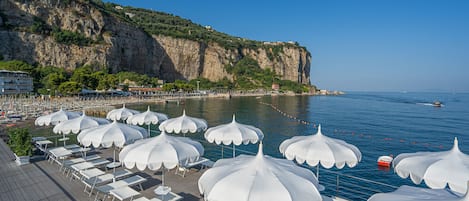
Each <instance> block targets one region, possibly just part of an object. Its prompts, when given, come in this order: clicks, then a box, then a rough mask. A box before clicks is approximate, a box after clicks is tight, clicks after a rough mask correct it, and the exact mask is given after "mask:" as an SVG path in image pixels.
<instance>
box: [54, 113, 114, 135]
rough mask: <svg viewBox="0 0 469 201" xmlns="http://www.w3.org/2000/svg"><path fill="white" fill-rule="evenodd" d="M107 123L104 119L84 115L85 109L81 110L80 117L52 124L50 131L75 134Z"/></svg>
mask: <svg viewBox="0 0 469 201" xmlns="http://www.w3.org/2000/svg"><path fill="white" fill-rule="evenodd" d="M108 123H109V121H108V120H106V119H102V118H95V117H89V116H86V114H85V111H83V113H82V115H81V116H80V117H78V118H74V119H69V120H66V121H63V122H60V123H59V124H57V125H55V126H54V129H52V131H53V132H54V133H57V134H70V133H74V134H77V133H79V132H80V131H81V130H84V129H87V128H92V127H96V126H99V125H103V124H108Z"/></svg>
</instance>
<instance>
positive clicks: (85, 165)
mask: <svg viewBox="0 0 469 201" xmlns="http://www.w3.org/2000/svg"><path fill="white" fill-rule="evenodd" d="M110 162H111V161H109V160H107V159H96V160H92V161H86V162H82V163H77V164H73V165H71V166H70V170H71V172H72V174H71V175H72V176H71V178H70V180H71V179H73V178H74V177H75V178H80V175H78V173H79V172H80V171H83V170H86V169H90V168H94V167H99V166H102V165H106V164H108V163H110ZM67 176H68V174H67Z"/></svg>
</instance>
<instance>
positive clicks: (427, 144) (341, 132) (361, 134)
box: [259, 101, 444, 149]
mask: <svg viewBox="0 0 469 201" xmlns="http://www.w3.org/2000/svg"><path fill="white" fill-rule="evenodd" d="M259 103H260V104H263V105H266V106H269V107H270V108H272V109H273V110H274V111H276V112H278V113H280V114H281V115H283V116H284V117H286V118H288V119H291V120H293V121H296V122H298V123H299V124H304V125H312V126H313V128H317V126H318V124H316V123H314V122H311V121H306V120H303V119H300V118H298V117H295V116H294V115H291V114H288V113H286V112H284V111H282V110H280V109H279V108H278V107H276V106H275V105H273V104H270V103H266V102H262V101H260V102H259ZM333 133H334V134H336V135H337V134H338V135H351V136H357V137H359V138H367V139H378V140H379V138H377V137H375V136H373V135H368V134H364V133H356V132H353V131H346V130H339V129H334V132H333ZM381 140H383V141H388V142H398V143H406V144H407V143H408V144H411V145H416V146H417V145H420V146H423V147H433V148H438V149H443V148H444V146H443V145H441V144H440V145H432V144H430V143H417V142H415V141H408V140H405V139H394V138H390V137H385V138H382V139H381Z"/></svg>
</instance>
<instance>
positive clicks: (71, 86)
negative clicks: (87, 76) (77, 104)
mask: <svg viewBox="0 0 469 201" xmlns="http://www.w3.org/2000/svg"><path fill="white" fill-rule="evenodd" d="M81 90H82V85H81V84H80V83H78V82H73V81H68V82H63V83H62V84H60V86H59V88H58V91H59V92H60V93H61V94H62V95H64V96H70V95H75V94H78V93H80V92H81Z"/></svg>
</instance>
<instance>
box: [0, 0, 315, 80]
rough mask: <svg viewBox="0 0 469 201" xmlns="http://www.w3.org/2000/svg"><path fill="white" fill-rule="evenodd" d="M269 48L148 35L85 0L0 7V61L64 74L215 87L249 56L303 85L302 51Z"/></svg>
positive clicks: (305, 58)
mask: <svg viewBox="0 0 469 201" xmlns="http://www.w3.org/2000/svg"><path fill="white" fill-rule="evenodd" d="M65 2H67V3H65ZM41 23H43V24H44V26H45V27H48V29H46V30H45V31H44V32H45V33H37V31H36V32H35V31H31V27H33V26H35V25H37V24H41ZM53 28H55V29H59V30H68V31H71V32H74V33H80V34H82V35H84V36H86V37H87V38H90V39H92V40H93V41H94V42H93V43H92V44H90V45H74V44H63V43H60V42H57V41H56V40H55V39H54V37H53V36H52V34H50V33H49V32H51V30H52V29H53ZM285 44H286V43H285ZM270 46H271V47H272V48H273V47H275V46H277V48H278V47H279V46H280V50H277V52H276V53H275V54H274V56H272V55H273V53H272V52H273V51H272V49H270V48H266V47H270ZM270 46H264V47H259V48H255V49H253V48H247V47H240V48H237V49H227V48H224V47H223V46H221V45H219V44H217V43H214V42H208V43H207V42H200V41H194V40H188V39H182V38H174V37H170V36H163V35H150V34H148V33H147V32H145V31H144V30H143V29H141V28H139V27H137V26H135V25H133V24H132V23H129V22H128V21H126V20H123V19H120V18H118V17H116V16H113V15H111V14H109V13H106V12H104V11H103V10H102V9H100V8H99V7H96V6H94V5H93V4H91V3H89V1H86V0H68V1H58V0H35V1H25V0H22V1H21V0H2V1H0V54H1V55H2V56H3V58H4V59H5V60H13V59H18V60H24V61H27V62H29V63H38V64H40V65H44V66H46V65H52V66H59V67H63V68H66V69H67V70H73V69H75V68H76V67H79V66H82V65H85V64H89V65H94V66H99V67H108V68H110V70H111V71H112V72H119V71H124V70H125V71H134V72H138V73H145V74H148V75H150V76H156V77H158V78H160V79H164V80H170V81H171V80H175V79H188V80H190V79H194V78H197V77H204V78H208V79H210V80H212V81H217V80H219V79H222V78H223V77H227V78H229V79H232V75H230V74H229V73H227V72H226V71H225V66H227V65H233V64H234V63H235V62H236V61H238V60H239V59H241V58H243V57H246V56H249V57H251V58H253V59H255V60H257V61H258V63H259V64H260V66H261V67H262V68H271V69H273V70H274V71H275V72H276V73H277V74H279V75H280V76H281V77H282V78H283V79H288V80H292V81H297V82H300V83H304V84H309V82H310V80H309V73H310V63H311V56H310V54H309V52H308V51H307V50H306V49H305V48H303V47H299V46H294V45H282V44H278V43H276V44H272V45H270Z"/></svg>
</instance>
